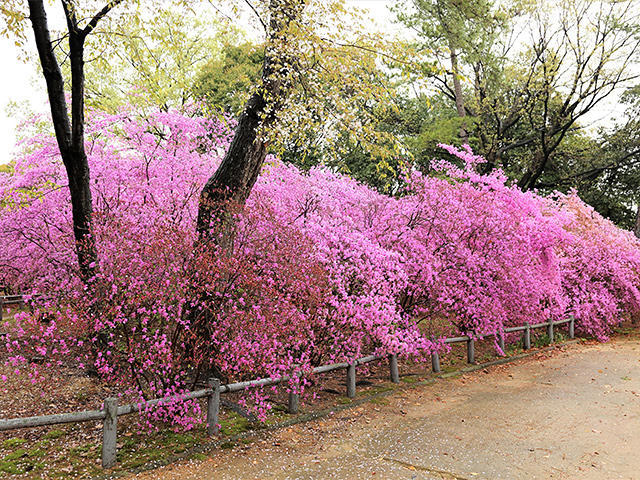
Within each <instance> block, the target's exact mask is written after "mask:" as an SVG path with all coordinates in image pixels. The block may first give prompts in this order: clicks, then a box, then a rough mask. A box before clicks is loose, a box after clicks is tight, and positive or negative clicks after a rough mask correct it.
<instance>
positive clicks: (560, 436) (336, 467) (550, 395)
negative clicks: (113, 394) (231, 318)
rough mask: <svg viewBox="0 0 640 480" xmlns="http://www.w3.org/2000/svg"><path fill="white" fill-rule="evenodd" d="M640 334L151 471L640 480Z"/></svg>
mask: <svg viewBox="0 0 640 480" xmlns="http://www.w3.org/2000/svg"><path fill="white" fill-rule="evenodd" d="M639 431H640V341H639V340H638V339H637V338H635V339H629V338H619V339H616V340H613V341H611V342H610V343H606V344H582V345H571V346H568V347H565V348H563V349H561V350H554V351H552V352H547V353H539V354H537V355H535V356H533V357H530V358H528V359H525V360H521V361H518V362H516V363H513V364H507V365H502V366H498V367H492V368H491V369H490V370H484V371H478V372H475V373H472V374H467V375H464V376H462V377H459V378H455V379H450V380H446V381H442V382H437V383H436V384H434V385H428V386H419V387H416V388H412V389H408V390H404V391H402V392H399V393H396V394H394V395H392V396H391V397H388V398H386V399H383V400H381V401H379V402H377V403H370V404H366V405H363V406H360V407H357V408H354V409H351V410H346V411H342V412H336V413H335V414H334V415H332V416H329V417H328V418H324V419H322V420H318V421H315V422H309V423H306V424H300V425H296V426H294V427H291V428H287V429H283V430H279V431H277V432H266V433H262V434H260V435H257V436H256V437H254V438H253V439H252V441H251V443H250V444H248V445H238V446H236V447H234V448H233V449H229V450H222V451H217V452H210V453H209V454H208V458H207V459H206V460H202V461H190V462H184V463H179V464H175V465H172V466H169V467H165V468H163V469H159V470H156V471H153V472H148V473H145V474H141V475H139V476H137V477H136V478H138V479H140V480H150V479H190V478H194V479H195V478H198V479H214V478H215V479H267V478H268V479H329V478H339V479H359V478H367V479H371V478H382V479H538V478H539V479H550V478H553V479H638V478H640V456H638V455H637V452H638V450H639V448H640V436H639V435H638V434H637V433H638V432H639Z"/></svg>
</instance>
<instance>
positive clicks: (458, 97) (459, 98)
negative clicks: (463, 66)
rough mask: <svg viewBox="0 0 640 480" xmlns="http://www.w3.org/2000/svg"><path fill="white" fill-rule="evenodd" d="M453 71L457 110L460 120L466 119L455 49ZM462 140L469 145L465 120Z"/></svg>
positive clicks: (453, 51)
mask: <svg viewBox="0 0 640 480" xmlns="http://www.w3.org/2000/svg"><path fill="white" fill-rule="evenodd" d="M450 50H451V71H452V72H453V92H454V95H455V98H456V110H457V112H458V116H459V117H460V118H463V119H464V118H465V117H466V116H467V112H466V110H465V108H464V97H463V96H462V83H461V82H460V76H459V75H460V70H459V67H458V54H457V53H456V50H455V48H453V47H451V48H450ZM460 139H461V140H462V143H463V144H467V145H468V144H469V134H468V133H467V125H466V122H465V121H464V120H463V122H462V125H461V126H460Z"/></svg>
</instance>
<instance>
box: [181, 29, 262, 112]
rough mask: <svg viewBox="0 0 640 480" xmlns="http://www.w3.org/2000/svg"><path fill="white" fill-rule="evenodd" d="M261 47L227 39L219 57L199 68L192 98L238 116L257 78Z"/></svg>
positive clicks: (258, 76) (259, 68)
mask: <svg viewBox="0 0 640 480" xmlns="http://www.w3.org/2000/svg"><path fill="white" fill-rule="evenodd" d="M263 61H264V49H263V47H261V46H259V45H253V44H251V43H248V42H247V43H242V44H240V45H233V44H229V43H227V44H226V45H224V46H223V47H222V50H221V52H220V55H219V57H217V58H213V59H211V60H209V61H208V62H207V63H206V64H205V65H203V67H202V68H201V70H200V72H199V73H198V76H197V78H196V80H195V83H194V86H193V93H194V95H195V97H196V98H199V99H200V98H201V99H204V100H205V101H206V103H207V105H208V106H209V107H210V108H213V109H221V110H223V111H225V112H227V113H231V114H233V115H235V116H238V115H239V114H240V113H241V112H242V109H243V107H244V104H245V103H246V102H247V100H248V99H249V96H250V95H251V93H253V91H254V90H255V88H256V86H257V85H258V81H259V79H260V73H261V68H262V62H263Z"/></svg>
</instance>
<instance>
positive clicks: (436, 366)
mask: <svg viewBox="0 0 640 480" xmlns="http://www.w3.org/2000/svg"><path fill="white" fill-rule="evenodd" d="M431 369H432V370H433V373H440V356H439V355H438V352H433V353H431Z"/></svg>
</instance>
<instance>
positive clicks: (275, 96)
mask: <svg viewBox="0 0 640 480" xmlns="http://www.w3.org/2000/svg"><path fill="white" fill-rule="evenodd" d="M305 3H306V0H270V4H269V8H270V14H271V19H270V22H269V30H270V31H269V32H268V35H269V38H270V40H271V41H274V40H276V39H278V38H279V37H281V36H282V35H283V34H284V35H286V33H284V32H286V28H287V27H288V25H289V23H291V22H292V21H296V20H298V19H299V17H300V15H301V13H302V10H303V9H304V6H305ZM279 41H283V43H286V39H284V40H283V39H282V38H280V40H279ZM274 43H275V42H274ZM283 55H284V57H283ZM287 55H288V54H287V53H286V52H277V53H274V51H273V50H270V47H267V51H266V53H265V59H264V64H263V67H262V81H261V86H260V88H259V89H258V91H257V92H256V93H254V94H253V95H252V96H251V97H250V98H249V100H248V102H247V104H246V105H245V108H244V111H243V112H242V115H241V116H240V119H239V120H238V126H237V128H236V131H235V134H234V136H233V140H232V141H231V145H230V146H229V150H227V153H226V154H225V156H224V158H223V159H222V163H221V164H220V166H219V167H218V169H217V170H216V172H215V173H214V174H213V175H212V176H211V177H210V178H209V180H208V181H207V183H206V184H205V186H204V187H203V189H202V192H201V193H200V201H199V205H198V220H197V226H196V229H197V233H198V236H199V238H200V240H205V239H207V240H214V241H217V242H220V244H221V245H222V246H223V247H228V246H229V245H230V244H231V242H232V239H233V232H232V228H231V227H232V224H233V221H232V219H231V218H230V215H229V214H230V209H232V208H234V207H240V206H242V205H244V203H245V201H246V200H247V198H248V197H249V194H250V193H251V189H252V188H253V186H254V184H255V182H256V180H257V179H258V175H259V174H260V169H261V168H262V165H263V164H264V160H265V157H266V155H267V145H266V143H265V140H264V138H263V135H262V133H264V132H265V131H266V130H267V129H268V127H269V126H271V125H272V124H273V122H274V121H275V116H276V114H277V112H278V110H279V109H280V108H281V105H282V102H283V101H284V99H285V97H286V95H287V94H288V91H289V87H290V85H288V80H286V77H287V75H286V73H287V69H288V68H289V67H288V65H290V64H291V62H292V58H285V57H286V56H287ZM267 98H268V99H269V102H268V104H267V100H266V99H267ZM214 233H215V234H217V237H216V236H214V235H213V234H214Z"/></svg>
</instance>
